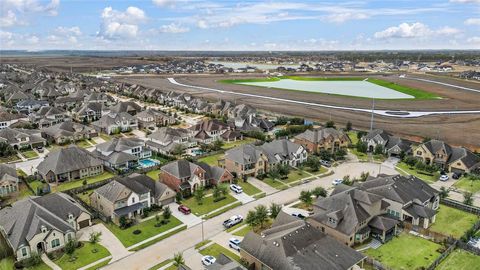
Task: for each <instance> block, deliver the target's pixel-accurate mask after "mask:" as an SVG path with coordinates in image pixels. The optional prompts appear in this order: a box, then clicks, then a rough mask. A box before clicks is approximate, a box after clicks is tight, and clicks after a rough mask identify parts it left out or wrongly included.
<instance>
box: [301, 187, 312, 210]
mask: <svg viewBox="0 0 480 270" xmlns="http://www.w3.org/2000/svg"><path fill="white" fill-rule="evenodd" d="M299 199H300V201H302V202H303V203H304V204H305V205H306V206H307V207H310V206H311V205H312V203H313V198H312V192H311V191H310V190H302V192H300V197H299Z"/></svg>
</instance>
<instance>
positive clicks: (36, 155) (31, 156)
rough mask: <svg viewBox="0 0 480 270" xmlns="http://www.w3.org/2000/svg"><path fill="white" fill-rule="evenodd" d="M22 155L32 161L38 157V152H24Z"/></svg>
mask: <svg viewBox="0 0 480 270" xmlns="http://www.w3.org/2000/svg"><path fill="white" fill-rule="evenodd" d="M22 155H23V156H24V157H25V158H26V159H31V158H36V157H38V154H37V152H35V151H33V150H28V151H23V152H22Z"/></svg>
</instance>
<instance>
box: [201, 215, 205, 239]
mask: <svg viewBox="0 0 480 270" xmlns="http://www.w3.org/2000/svg"><path fill="white" fill-rule="evenodd" d="M203 241H205V236H204V234H203V217H202V242H203Z"/></svg>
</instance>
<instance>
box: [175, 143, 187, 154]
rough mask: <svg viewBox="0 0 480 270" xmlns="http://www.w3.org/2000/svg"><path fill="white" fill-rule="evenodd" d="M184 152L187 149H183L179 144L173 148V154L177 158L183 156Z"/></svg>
mask: <svg viewBox="0 0 480 270" xmlns="http://www.w3.org/2000/svg"><path fill="white" fill-rule="evenodd" d="M184 150H185V148H184V147H183V145H182V144H177V145H175V146H174V147H173V149H172V154H173V155H175V156H180V155H182V154H183V151H184Z"/></svg>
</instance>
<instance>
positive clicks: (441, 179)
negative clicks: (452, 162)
mask: <svg viewBox="0 0 480 270" xmlns="http://www.w3.org/2000/svg"><path fill="white" fill-rule="evenodd" d="M448 179H449V177H448V175H446V174H444V175H442V176H440V181H447V180H448Z"/></svg>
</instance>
